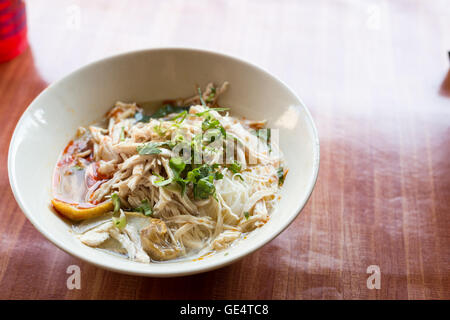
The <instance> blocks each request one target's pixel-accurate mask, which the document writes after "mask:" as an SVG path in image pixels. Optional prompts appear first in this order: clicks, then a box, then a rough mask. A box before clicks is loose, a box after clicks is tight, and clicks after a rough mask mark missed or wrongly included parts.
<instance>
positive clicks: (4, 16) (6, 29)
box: [0, 0, 28, 62]
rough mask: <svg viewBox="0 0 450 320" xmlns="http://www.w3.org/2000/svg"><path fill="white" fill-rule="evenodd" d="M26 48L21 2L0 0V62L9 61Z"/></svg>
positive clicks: (20, 0) (23, 14)
mask: <svg viewBox="0 0 450 320" xmlns="http://www.w3.org/2000/svg"><path fill="white" fill-rule="evenodd" d="M27 46H28V41H27V17H26V12H25V3H24V2H23V0H0V62H3V61H8V60H11V59H12V58H14V57H16V56H18V55H19V54H20V53H22V52H23V51H24V50H25V49H26V48H27Z"/></svg>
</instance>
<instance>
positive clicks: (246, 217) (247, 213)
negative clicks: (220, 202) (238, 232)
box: [244, 211, 250, 220]
mask: <svg viewBox="0 0 450 320" xmlns="http://www.w3.org/2000/svg"><path fill="white" fill-rule="evenodd" d="M244 217H245V220H248V217H250V213H249V212H248V211H245V212H244Z"/></svg>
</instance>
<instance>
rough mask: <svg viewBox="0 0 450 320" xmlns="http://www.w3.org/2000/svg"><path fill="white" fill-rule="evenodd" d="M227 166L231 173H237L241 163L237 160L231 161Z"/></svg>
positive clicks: (239, 170)
mask: <svg viewBox="0 0 450 320" xmlns="http://www.w3.org/2000/svg"><path fill="white" fill-rule="evenodd" d="M227 167H228V169H230V170H231V172H233V173H239V172H241V169H242V166H241V164H240V163H239V162H237V161H234V162H233V163H231V164H229V165H228V166H227Z"/></svg>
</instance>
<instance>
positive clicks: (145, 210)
mask: <svg viewBox="0 0 450 320" xmlns="http://www.w3.org/2000/svg"><path fill="white" fill-rule="evenodd" d="M134 211H136V212H141V213H142V214H144V215H145V216H147V217H148V216H151V215H152V214H153V208H152V207H151V206H150V203H149V202H148V199H144V200H142V202H141V205H140V206H139V207H137V208H134Z"/></svg>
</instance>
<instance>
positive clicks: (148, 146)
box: [136, 142, 169, 155]
mask: <svg viewBox="0 0 450 320" xmlns="http://www.w3.org/2000/svg"><path fill="white" fill-rule="evenodd" d="M168 144H169V143H168V142H147V143H144V144H142V145H140V146H138V147H137V148H136V150H137V152H138V153H139V154H140V155H148V154H159V153H161V149H159V148H158V147H161V146H163V145H168Z"/></svg>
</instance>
